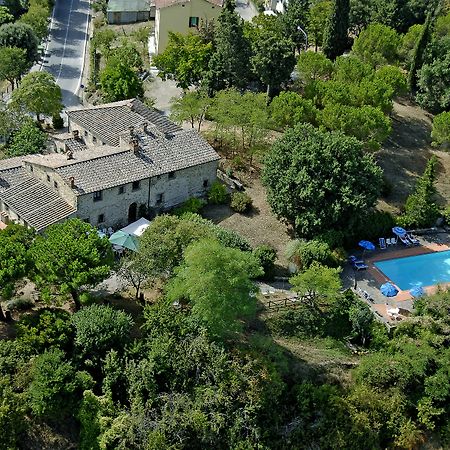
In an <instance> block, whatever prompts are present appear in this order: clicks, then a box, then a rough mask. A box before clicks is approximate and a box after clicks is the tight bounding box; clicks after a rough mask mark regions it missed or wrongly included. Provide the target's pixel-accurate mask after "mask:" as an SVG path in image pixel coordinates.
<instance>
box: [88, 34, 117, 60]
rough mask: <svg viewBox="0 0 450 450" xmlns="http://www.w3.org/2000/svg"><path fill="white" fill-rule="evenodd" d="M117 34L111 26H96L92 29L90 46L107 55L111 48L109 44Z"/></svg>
mask: <svg viewBox="0 0 450 450" xmlns="http://www.w3.org/2000/svg"><path fill="white" fill-rule="evenodd" d="M116 37H117V35H116V33H115V32H114V30H111V28H106V27H103V28H97V29H95V30H94V35H93V36H92V40H91V46H93V47H94V48H99V49H100V51H101V52H102V53H103V54H104V55H105V56H106V57H107V56H108V54H109V51H110V50H111V45H112V44H113V42H114V41H115V39H116Z"/></svg>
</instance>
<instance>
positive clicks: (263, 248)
mask: <svg viewBox="0 0 450 450" xmlns="http://www.w3.org/2000/svg"><path fill="white" fill-rule="evenodd" d="M253 256H254V257H255V258H256V259H257V260H258V263H259V265H260V266H261V267H262V269H263V271H264V273H263V275H262V278H263V279H264V280H272V279H273V276H274V274H275V261H276V259H277V251H276V250H275V249H274V248H273V247H271V246H270V245H267V244H263V245H259V246H258V247H255V248H254V249H253Z"/></svg>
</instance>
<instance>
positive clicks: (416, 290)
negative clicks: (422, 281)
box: [409, 286, 425, 298]
mask: <svg viewBox="0 0 450 450" xmlns="http://www.w3.org/2000/svg"><path fill="white" fill-rule="evenodd" d="M409 293H410V294H411V295H412V296H413V297H414V298H416V297H422V295H425V291H424V290H423V287H422V286H415V287H413V288H412V289H411V290H410V291H409Z"/></svg>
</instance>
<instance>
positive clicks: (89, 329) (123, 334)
mask: <svg viewBox="0 0 450 450" xmlns="http://www.w3.org/2000/svg"><path fill="white" fill-rule="evenodd" d="M72 323H73V325H74V327H75V340H74V343H75V347H76V349H77V352H78V355H79V357H81V358H82V359H83V360H84V359H90V360H91V361H92V362H94V363H96V364H98V363H100V361H101V360H102V359H103V358H104V357H105V356H106V354H107V352H108V351H109V350H111V349H115V350H121V349H123V347H124V346H125V344H126V343H127V342H128V340H129V337H130V331H131V327H132V326H133V320H132V318H131V316H130V315H128V314H127V313H125V312H124V311H118V310H116V309H113V308H112V307H111V306H106V305H90V306H86V307H85V308H83V309H81V310H80V311H77V312H76V313H75V314H74V315H73V317H72Z"/></svg>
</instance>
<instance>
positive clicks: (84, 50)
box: [74, 0, 91, 95]
mask: <svg viewBox="0 0 450 450" xmlns="http://www.w3.org/2000/svg"><path fill="white" fill-rule="evenodd" d="M90 11H91V0H88V10H87V14H86V16H87V17H86V30H85V36H86V38H85V40H84V47H83V54H82V55H81V71H80V78H79V79H78V84H77V88H76V89H75V91H74V94H75V95H77V92H78V90H79V89H80V86H81V80H82V79H83V72H84V60H85V58H86V47H87V42H88V40H89V35H88V30H89V18H90V17H91V12H90Z"/></svg>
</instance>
